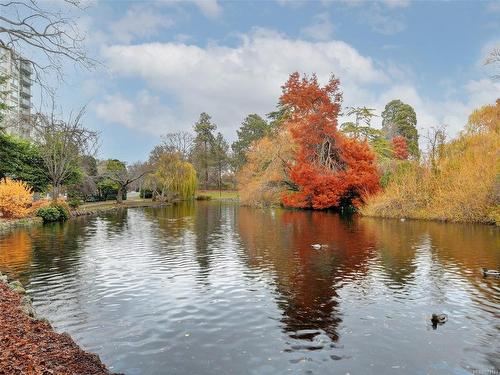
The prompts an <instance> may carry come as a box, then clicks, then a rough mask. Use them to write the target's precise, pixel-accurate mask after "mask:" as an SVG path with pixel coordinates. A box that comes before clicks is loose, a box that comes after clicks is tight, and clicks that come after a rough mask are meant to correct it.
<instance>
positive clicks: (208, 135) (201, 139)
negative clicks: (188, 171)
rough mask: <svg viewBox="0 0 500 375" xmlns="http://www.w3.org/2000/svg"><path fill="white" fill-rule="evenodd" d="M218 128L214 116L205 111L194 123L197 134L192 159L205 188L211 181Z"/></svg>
mask: <svg viewBox="0 0 500 375" xmlns="http://www.w3.org/2000/svg"><path fill="white" fill-rule="evenodd" d="M216 129H217V126H216V125H215V124H213V123H212V118H211V117H210V115H208V114H207V113H205V112H203V113H201V114H200V118H199V119H198V121H197V122H196V124H195V125H194V131H195V133H196V136H195V139H194V150H193V155H192V160H193V164H194V165H195V168H196V172H197V175H198V176H200V179H202V180H203V187H204V189H208V185H209V181H210V179H209V177H210V176H209V173H210V171H209V170H210V167H211V166H212V163H213V160H212V145H213V143H214V140H215V137H214V134H213V132H214V131H215V130H216Z"/></svg>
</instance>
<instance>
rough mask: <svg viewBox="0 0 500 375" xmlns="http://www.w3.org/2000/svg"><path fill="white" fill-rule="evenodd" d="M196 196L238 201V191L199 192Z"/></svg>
mask: <svg viewBox="0 0 500 375" xmlns="http://www.w3.org/2000/svg"><path fill="white" fill-rule="evenodd" d="M196 196H207V197H210V199H212V200H238V199H239V194H238V191H237V190H222V191H220V192H219V190H198V191H197V192H196Z"/></svg>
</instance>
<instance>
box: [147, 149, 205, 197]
mask: <svg viewBox="0 0 500 375" xmlns="http://www.w3.org/2000/svg"><path fill="white" fill-rule="evenodd" d="M154 168H155V169H154V173H152V174H151V175H150V176H149V177H148V178H147V180H146V185H148V186H149V187H150V188H151V190H153V191H154V194H155V196H156V197H159V199H160V200H170V199H174V198H181V199H188V198H191V197H193V195H194V193H195V191H196V171H195V169H194V167H193V165H192V164H191V163H188V162H187V161H184V160H181V158H180V155H179V154H178V153H175V152H173V153H172V152H165V153H163V154H161V155H160V156H159V158H158V160H157V161H156V162H155V166H154Z"/></svg>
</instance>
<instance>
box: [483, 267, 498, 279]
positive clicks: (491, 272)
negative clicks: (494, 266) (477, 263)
mask: <svg viewBox="0 0 500 375" xmlns="http://www.w3.org/2000/svg"><path fill="white" fill-rule="evenodd" d="M482 270H483V276H484V277H486V276H496V277H500V271H497V270H489V269H487V268H483V269H482Z"/></svg>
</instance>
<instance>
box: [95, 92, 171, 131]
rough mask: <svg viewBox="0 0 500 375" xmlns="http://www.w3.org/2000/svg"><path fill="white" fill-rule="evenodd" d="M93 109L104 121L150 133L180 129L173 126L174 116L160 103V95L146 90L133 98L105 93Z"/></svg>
mask: <svg viewBox="0 0 500 375" xmlns="http://www.w3.org/2000/svg"><path fill="white" fill-rule="evenodd" d="M94 110H95V112H96V114H97V116H98V117H99V118H100V119H102V120H105V121H106V122H109V123H116V124H119V125H123V126H125V127H127V128H130V129H138V130H141V131H145V132H147V133H150V134H155V135H160V134H163V133H164V132H165V130H166V129H172V130H180V129H178V128H176V127H175V118H174V116H172V113H171V112H170V110H169V108H168V107H165V106H163V105H162V103H161V99H160V97H158V96H155V95H151V94H150V92H149V91H147V90H143V91H140V92H139V93H138V94H137V95H136V96H135V98H133V100H132V99H127V98H125V97H124V96H122V95H121V94H114V95H107V96H105V97H104V99H103V100H102V101H100V102H99V103H97V104H95V105H94Z"/></svg>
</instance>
